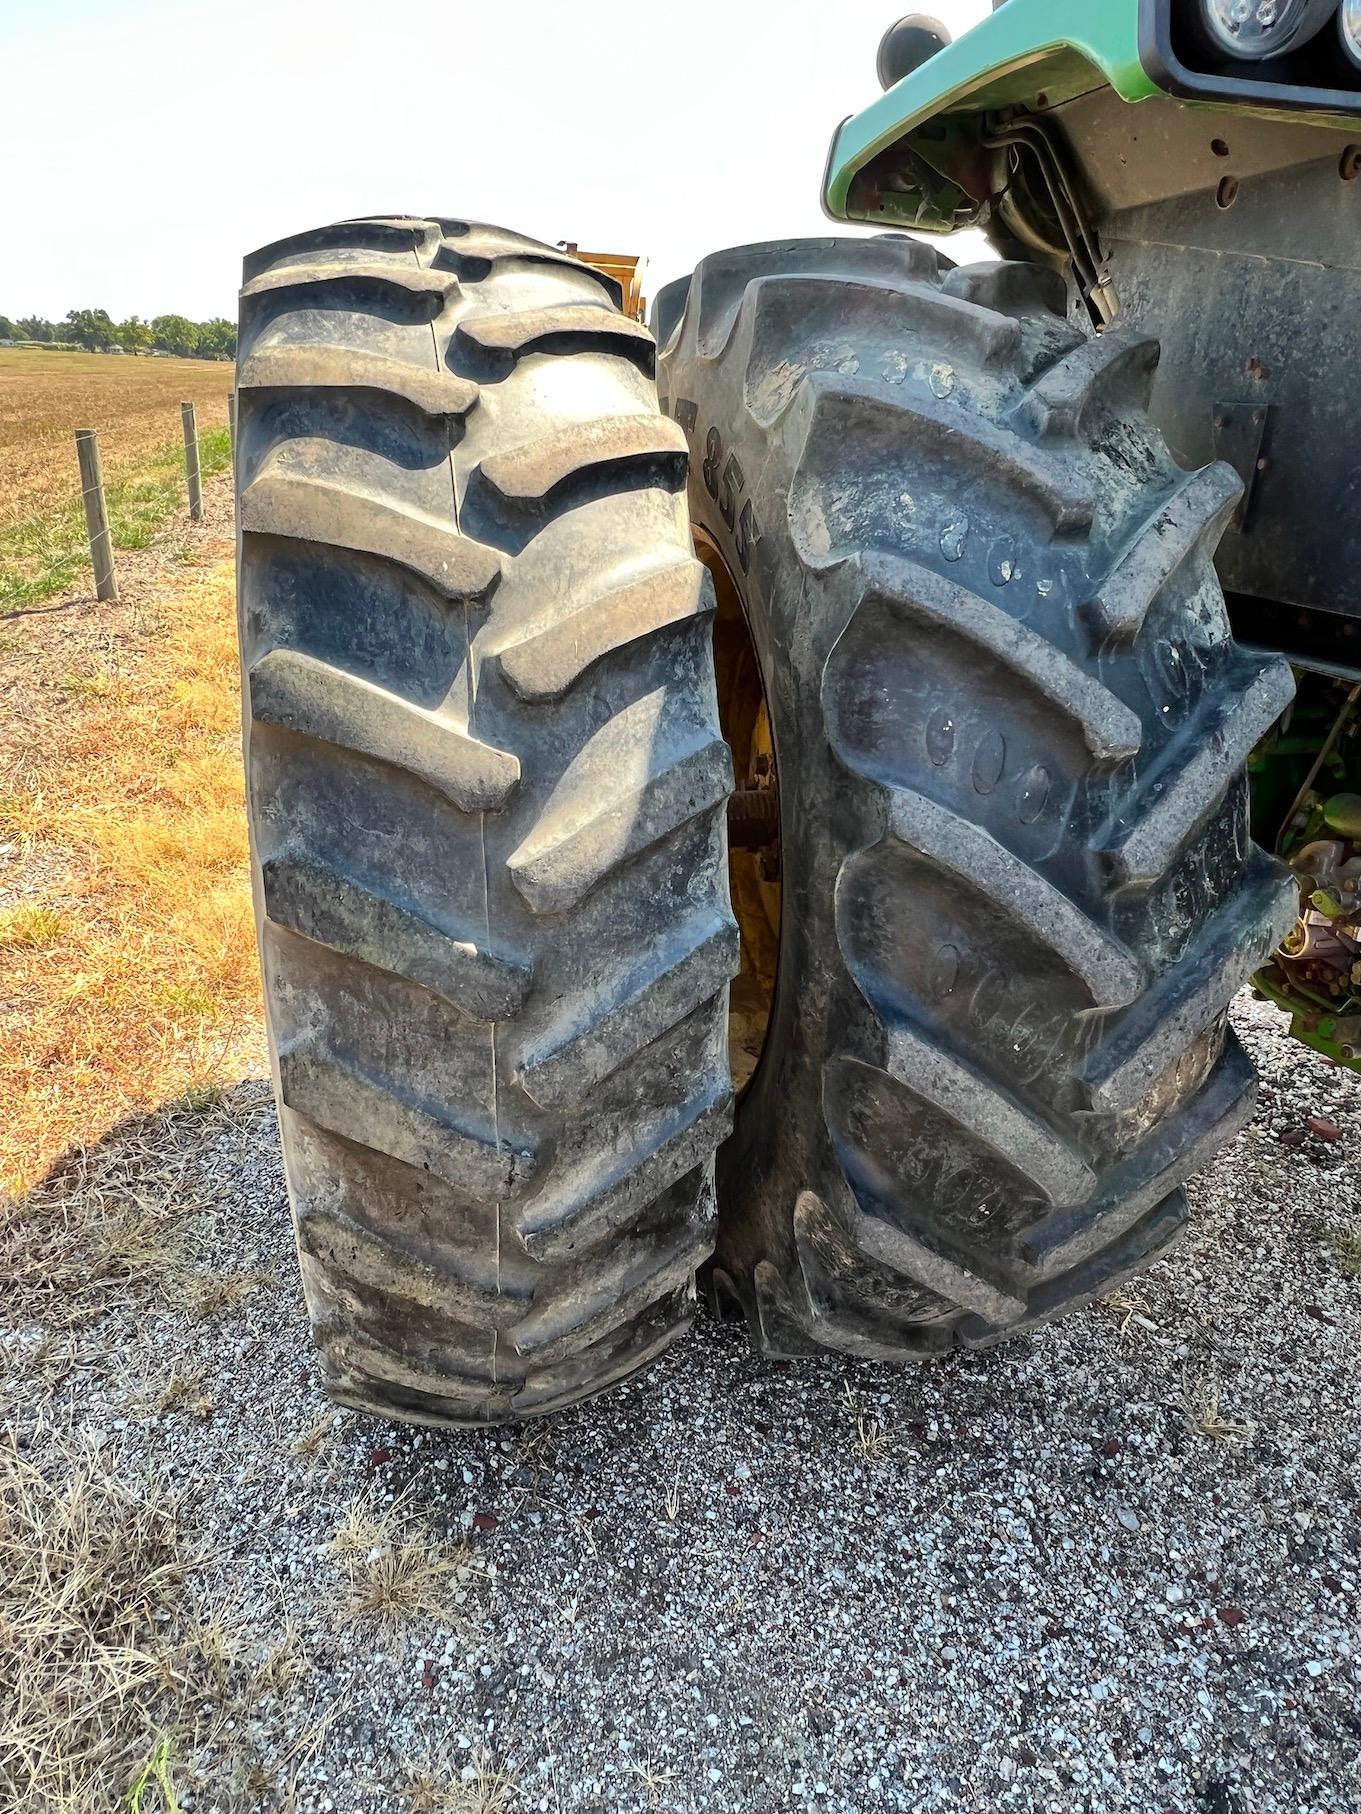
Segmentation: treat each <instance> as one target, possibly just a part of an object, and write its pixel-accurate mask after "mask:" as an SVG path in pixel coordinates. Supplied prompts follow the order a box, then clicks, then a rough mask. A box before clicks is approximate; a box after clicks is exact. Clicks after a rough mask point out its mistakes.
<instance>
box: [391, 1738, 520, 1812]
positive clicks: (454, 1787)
mask: <svg viewBox="0 0 1361 1814" xmlns="http://www.w3.org/2000/svg"><path fill="white" fill-rule="evenodd" d="M406 1770H407V1778H406V1781H405V1783H404V1784H403V1785H402V1795H403V1799H404V1802H405V1805H406V1807H407V1809H408V1810H409V1814H510V1811H511V1809H513V1808H514V1807H515V1805H516V1802H517V1801H518V1799H519V1782H518V1778H517V1776H516V1774H515V1772H514V1771H513V1770H507V1769H503V1768H502V1767H501V1766H500V1765H499V1764H497V1763H496V1762H495V1760H494V1759H493V1757H492V1755H491V1753H490V1752H488V1751H485V1750H483V1751H477V1752H475V1753H474V1754H473V1756H472V1758H471V1760H470V1761H469V1762H468V1763H466V1764H464V1763H463V1762H461V1761H460V1760H459V1759H458V1757H457V1756H456V1755H455V1754H454V1753H453V1752H452V1751H442V1752H441V1753H440V1754H439V1755H438V1756H436V1757H431V1758H428V1759H425V1760H423V1761H422V1762H420V1763H414V1764H413V1763H408V1764H407V1766H406ZM465 1770H466V1771H467V1774H466V1775H465V1774H464V1771H465Z"/></svg>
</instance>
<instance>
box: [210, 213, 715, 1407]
mask: <svg viewBox="0 0 1361 1814" xmlns="http://www.w3.org/2000/svg"><path fill="white" fill-rule="evenodd" d="M615 302H616V296H615V294H614V293H612V286H611V285H610V284H609V280H608V279H607V278H604V277H602V276H601V275H600V274H599V273H597V272H595V271H593V270H591V269H590V268H588V267H587V266H584V265H582V264H580V263H578V262H576V261H575V260H573V259H570V258H568V257H566V256H564V255H563V254H562V253H561V252H558V251H555V250H553V249H552V248H550V247H548V246H544V245H540V244H539V243H538V242H536V241H533V240H528V239H523V238H521V237H519V236H518V235H516V234H512V233H506V232H502V231H499V230H497V229H494V228H488V227H483V226H478V225H475V224H472V223H469V222H464V221H450V220H427V219H409V218H400V219H374V220H360V221H351V222H345V223H341V224H339V225H336V226H332V227H326V228H322V229H320V230H318V231H315V232H311V233H304V234H301V235H299V236H297V237H295V238H292V239H288V240H285V241H282V242H280V243H279V244H277V245H272V246H268V247H266V248H265V249H264V250H263V251H261V252H257V253H256V254H254V255H253V256H252V257H251V258H249V259H247V261H246V266H245V284H244V288H243V291H242V303H241V341H240V360H239V371H238V378H237V386H238V402H239V406H238V448H237V474H238V481H239V502H238V523H239V529H240V537H241V545H240V563H239V566H240V629H241V645H242V657H243V669H244V691H245V701H244V706H245V729H246V754H247V776H248V793H249V809H250V824H251V841H252V856H253V863H254V878H255V886H256V899H257V910H258V917H259V931H260V950H261V959H262V965H263V970H264V983H265V993H266V1004H267V1009H268V1021H269V1028H270V1035H271V1046H272V1050H273V1056H274V1064H275V1081H276V1088H277V1094H278V1101H279V1112H280V1119H281V1122H282V1130H283V1146H284V1156H285V1161H286V1168H287V1173H288V1182H289V1188H290V1193H291V1198H292V1204H293V1210H294V1216H295V1221H296V1226H297V1238H298V1247H299V1252H300V1257H301V1266H302V1275H303V1281H304V1286H305V1291H306V1296H307V1301H308V1305H309V1309H310V1313H311V1317H312V1322H313V1326H314V1330H315V1334H316V1339H317V1342H318V1344H319V1346H320V1349H321V1353H322V1358H323V1365H324V1370H325V1376H326V1381H327V1384H328V1387H329V1390H330V1392H331V1395H332V1396H333V1398H334V1399H335V1400H336V1401H337V1402H338V1403H340V1404H344V1405H350V1406H354V1407H357V1408H359V1409H361V1410H365V1411H371V1412H377V1413H379V1414H382V1415H386V1416H391V1417H397V1418H402V1419H407V1420H410V1421H415V1422H426V1423H436V1424H446V1423H448V1424H480V1423H487V1422H491V1421H498V1420H504V1419H509V1418H515V1417H520V1416H525V1415H529V1414H533V1413H541V1412H546V1411H550V1410H553V1409H555V1408H557V1407H559V1406H563V1405H566V1404H570V1403H573V1402H575V1401H576V1400H578V1399H580V1398H583V1397H585V1396H587V1395H589V1394H592V1393H595V1392H598V1391H599V1390H601V1388H603V1387H605V1386H608V1385H609V1384H611V1383H612V1382H613V1381H616V1380H619V1379H621V1378H623V1377H625V1376H626V1375H628V1374H630V1373H632V1372H634V1371H635V1370H636V1369H637V1368H639V1367H640V1366H642V1365H643V1364H644V1363H645V1362H646V1361H647V1360H649V1359H650V1358H651V1357H652V1356H653V1355H655V1354H657V1353H658V1352H660V1350H661V1349H663V1348H664V1347H665V1346H666V1345H667V1344H668V1343H669V1342H670V1341H671V1340H672V1339H673V1338H674V1337H675V1336H676V1334H677V1333H678V1332H679V1331H681V1330H683V1329H684V1328H686V1327H687V1326H688V1324H689V1322H690V1319H691V1313H692V1305H693V1300H694V1289H695V1288H694V1278H695V1271H696V1267H697V1266H698V1265H699V1263H700V1262H701V1261H703V1260H704V1259H705V1257H706V1256H707V1255H708V1253H709V1251H710V1249H711V1246H712V1238H713V1236H712V1229H713V1204H714V1193H713V1153H714V1148H715V1147H716V1146H717V1144H718V1142H719V1141H720V1140H721V1139H722V1138H723V1136H724V1134H725V1133H726V1132H727V1129H728V1127H729V1125H730V1094H731V1091H730V1084H729V1076H728V1065H727V1053H726V1002H727V985H728V978H729V976H730V974H731V972H732V970H733V968H734V965H735V961H736V950H737V936H736V930H735V927H734V924H733V920H732V916H731V912H730V909H729V904H728V895H727V881H726V855H725V830H724V802H725V799H726V796H727V794H728V791H729V786H730V772H731V770H730V762H729V757H728V752H727V749H726V747H725V745H724V743H723V741H722V738H721V736H720V735H719V731H718V724H717V715H716V699H715V691H714V673H713V662H712V655H711V650H710V631H709V616H710V612H711V610H712V603H713V597H712V591H711V589H710V586H709V583H708V580H707V577H706V575H705V573H704V570H703V568H702V567H701V565H700V564H699V562H698V561H696V560H695V559H694V557H693V553H692V549H691V544H690V535H689V528H688V522H687V517H686V508H685V495H684V490H685V472H686V451H685V441H684V437H683V436H682V435H681V434H680V432H679V431H678V430H677V429H676V428H675V426H674V424H672V423H670V422H669V421H667V420H666V419H665V417H664V416H663V415H662V414H661V413H660V412H659V410H658V407H657V400H656V390H655V383H654V376H653V364H654V358H655V351H654V347H653V343H652V340H651V337H650V336H649V335H648V334H647V332H646V331H645V330H644V329H643V328H641V327H640V326H639V325H637V324H636V323H634V322H632V321H630V320H628V319H626V318H625V317H624V316H623V315H622V314H621V313H620V312H619V310H618V308H617V307H616V306H615Z"/></svg>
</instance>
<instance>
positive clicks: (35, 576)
mask: <svg viewBox="0 0 1361 1814" xmlns="http://www.w3.org/2000/svg"><path fill="white" fill-rule="evenodd" d="M180 427H181V433H182V437H183V443H184V456H183V457H184V482H185V494H186V499H187V502H188V505H189V512H190V521H191V523H192V524H199V523H201V522H202V520H203V502H202V478H203V465H202V459H201V444H200V436H199V430H198V417H197V410H196V408H195V405H194V404H193V403H188V402H186V403H182V404H181V405H180ZM227 434H228V444H229V449H230V453H231V456H232V457H234V456H235V450H236V392H235V391H232V392H230V393H229V394H228V397H227ZM75 448H76V462H77V467H78V470H79V474H80V484H79V486H78V488H77V492H76V496H78V498H79V500H80V505H81V508H82V510H83V512H84V516H85V531H86V535H85V541H86V553H87V555H88V560H89V568H90V574H91V578H92V579H93V581H94V587H95V590H94V597H95V598H96V599H107V600H110V601H113V600H116V599H117V597H118V576H117V566H116V562H115V546H116V544H115V537H114V530H113V526H112V524H111V522H110V518H109V509H108V493H107V488H106V486H105V483H104V472H103V466H102V462H101V459H100V449H99V431H98V430H97V429H93V428H78V429H76V430H75ZM80 564H81V563H80V558H79V555H78V554H77V553H76V552H75V550H72V551H71V552H69V553H67V554H65V555H63V556H62V557H61V558H59V559H58V560H56V561H54V562H52V563H51V564H50V565H48V566H47V567H38V568H37V569H33V568H32V567H30V566H29V565H28V564H27V563H25V568H26V570H25V572H24V575H23V589H24V591H25V592H27V593H29V594H30V595H33V594H37V595H42V594H43V593H44V592H45V591H46V590H47V588H48V587H49V586H50V587H51V589H52V590H53V591H55V590H58V589H59V588H60V587H61V586H64V585H68V584H70V583H72V582H73V579H74V571H78V569H79V566H80ZM2 597H3V594H0V598H2ZM89 602H90V600H89V598H88V597H87V596H85V595H82V596H80V597H77V598H67V599H62V600H60V601H58V602H56V603H53V604H43V603H33V604H22V605H19V606H18V607H16V608H15V609H13V610H0V623H3V622H7V621H9V620H10V619H13V618H16V617H29V616H36V615H40V614H43V613H46V612H52V611H66V610H70V609H71V608H72V606H75V605H81V604H88V603H89Z"/></svg>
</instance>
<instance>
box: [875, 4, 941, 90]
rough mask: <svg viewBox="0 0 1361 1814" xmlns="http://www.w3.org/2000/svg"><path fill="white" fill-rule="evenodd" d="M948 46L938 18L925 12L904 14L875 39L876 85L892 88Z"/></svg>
mask: <svg viewBox="0 0 1361 1814" xmlns="http://www.w3.org/2000/svg"><path fill="white" fill-rule="evenodd" d="M948 43H950V34H949V32H948V31H946V29H945V27H944V26H943V25H942V24H941V22H940V20H939V19H933V18H931V17H930V15H929V14H927V13H908V14H907V16H906V18H903V19H899V21H898V23H897V24H896V25H890V26H889V28H888V30H887V31H886V32H885V33H884V35H883V37H882V38H881V39H880V40H879V57H878V63H877V68H878V71H879V86H880V87H881V88H892V87H893V84H894V83H895V82H901V81H902V79H903V77H904V76H910V75H911V74H912V71H913V70H914V69H920V68H921V66H922V64H923V63H925V62H927V61H929V59H930V58H932V57H934V56H935V54H936V52H937V51H938V50H944V49H945V46H946V45H947V44H948Z"/></svg>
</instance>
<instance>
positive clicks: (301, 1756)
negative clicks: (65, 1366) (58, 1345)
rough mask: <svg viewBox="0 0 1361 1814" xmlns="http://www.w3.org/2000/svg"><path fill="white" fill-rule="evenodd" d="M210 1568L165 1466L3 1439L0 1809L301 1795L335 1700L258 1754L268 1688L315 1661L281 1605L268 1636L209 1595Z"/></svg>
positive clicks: (141, 1808)
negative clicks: (187, 1531)
mask: <svg viewBox="0 0 1361 1814" xmlns="http://www.w3.org/2000/svg"><path fill="white" fill-rule="evenodd" d="M209 1566H210V1562H209V1558H207V1557H206V1556H204V1555H201V1554H196V1553H194V1552H192V1551H191V1550H190V1548H189V1546H188V1545H187V1544H186V1542H185V1539H184V1534H183V1532H182V1531H181V1529H180V1528H179V1523H178V1505H177V1501H176V1499H175V1497H174V1495H173V1494H172V1493H171V1492H170V1491H169V1489H168V1488H167V1486H166V1485H165V1483H164V1481H162V1480H161V1479H159V1478H156V1477H153V1476H150V1475H148V1474H147V1473H146V1472H145V1471H139V1470H136V1469H133V1468H132V1467H131V1466H130V1465H129V1464H128V1463H127V1462H126V1460H125V1459H124V1458H122V1457H120V1456H119V1455H118V1454H117V1452H116V1451H113V1450H110V1449H108V1448H100V1449H95V1448H93V1447H91V1448H88V1449H77V1448H74V1447H72V1446H70V1445H69V1444H66V1445H63V1444H60V1443H53V1442H51V1441H50V1440H49V1441H45V1442H44V1443H42V1444H41V1445H40V1459H39V1460H34V1459H31V1458H29V1457H27V1456H22V1455H20V1454H18V1453H17V1452H16V1451H15V1449H14V1448H13V1446H12V1445H11V1444H10V1443H9V1442H8V1441H7V1440H4V1439H0V1809H4V1810H5V1811H6V1814H8V1811H9V1810H11V1809H13V1810H16V1811H17V1810H19V1809H23V1810H24V1814H112V1810H115V1809H128V1810H130V1811H132V1814H173V1811H174V1809H175V1808H176V1807H178V1806H179V1805H180V1801H179V1796H180V1794H181V1793H182V1792H183V1791H185V1790H187V1789H190V1788H191V1787H192V1789H193V1790H194V1791H196V1792H197V1794H198V1798H199V1802H200V1805H207V1803H206V1801H205V1796H204V1792H205V1791H211V1792H212V1793H211V1799H212V1803H213V1806H215V1807H216V1806H219V1805H227V1806H230V1807H232V1808H233V1809H236V1808H240V1809H242V1810H245V1809H250V1810H252V1814H253V1811H254V1810H256V1809H261V1808H266V1807H268V1808H278V1809H280V1810H284V1809H287V1808H289V1807H292V1806H293V1805H294V1802H295V1786H296V1777H297V1774H298V1770H299V1769H300V1768H301V1766H302V1764H304V1763H305V1762H306V1760H307V1758H308V1756H310V1755H311V1754H313V1753H314V1751H315V1749H316V1748H317V1747H318V1746H319V1744H320V1743H321V1741H322V1740H323V1739H324V1737H325V1732H326V1728H327V1725H328V1724H329V1722H330V1720H331V1719H332V1718H333V1717H334V1715H335V1713H336V1712H338V1711H339V1708H340V1705H341V1702H340V1701H336V1702H333V1703H332V1706H331V1707H330V1708H329V1709H328V1710H327V1711H326V1712H325V1713H324V1714H323V1715H322V1716H321V1717H320V1718H313V1719H310V1720H309V1721H308V1723H307V1724H306V1725H305V1726H304V1727H303V1728H302V1730H301V1731H298V1732H297V1736H296V1738H295V1740H294V1743H293V1745H292V1746H291V1747H290V1748H289V1749H288V1750H286V1751H284V1752H282V1753H280V1754H275V1755H270V1756H265V1755H263V1754H262V1753H261V1752H260V1750H259V1749H258V1745H257V1741H256V1739H255V1738H254V1737H253V1736H252V1735H251V1734H250V1732H249V1731H248V1730H247V1729H248V1727H249V1726H250V1723H251V1721H252V1719H254V1718H256V1717H257V1716H258V1713H259V1710H260V1706H261V1703H262V1702H263V1701H265V1700H273V1699H277V1698H282V1697H285V1696H289V1695H295V1694H296V1693H297V1692H298V1690H299V1688H300V1686H301V1684H302V1683H303V1681H304V1680H305V1678H306V1677H307V1675H308V1673H309V1671H310V1670H311V1668H312V1663H311V1661H310V1659H309V1657H308V1656H307V1654H306V1652H305V1651H304V1649H303V1646H302V1644H301V1643H300V1641H299V1636H298V1632H297V1630H296V1628H295V1627H294V1625H293V1624H292V1622H291V1621H290V1620H289V1619H288V1618H287V1616H286V1615H284V1614H283V1613H282V1611H281V1610H280V1609H276V1610H275V1617H274V1623H273V1630H272V1632H271V1633H270V1635H268V1636H262V1635H260V1633H259V1631H258V1630H256V1631H254V1632H252V1629H251V1621H250V1617H249V1615H248V1610H247V1608H246V1607H245V1606H244V1605H242V1604H240V1603H238V1602H236V1601H235V1600H233V1599H232V1598H231V1597H230V1595H228V1596H227V1597H225V1598H219V1599H217V1600H216V1602H215V1603H209V1602H208V1601H207V1599H205V1598H204V1597H203V1592H204V1590H203V1587H202V1585H201V1584H200V1585H197V1586H196V1585H195V1577H197V1576H198V1575H199V1574H200V1572H201V1571H203V1570H204V1569H206V1568H208V1567H209ZM219 1592H220V1588H219ZM259 1611H260V1609H259V1608H257V1609H256V1613H257V1621H258V1615H259ZM295 1730H296V1724H295ZM219 1797H221V1798H222V1799H221V1800H219V1799H218V1798H219Z"/></svg>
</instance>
